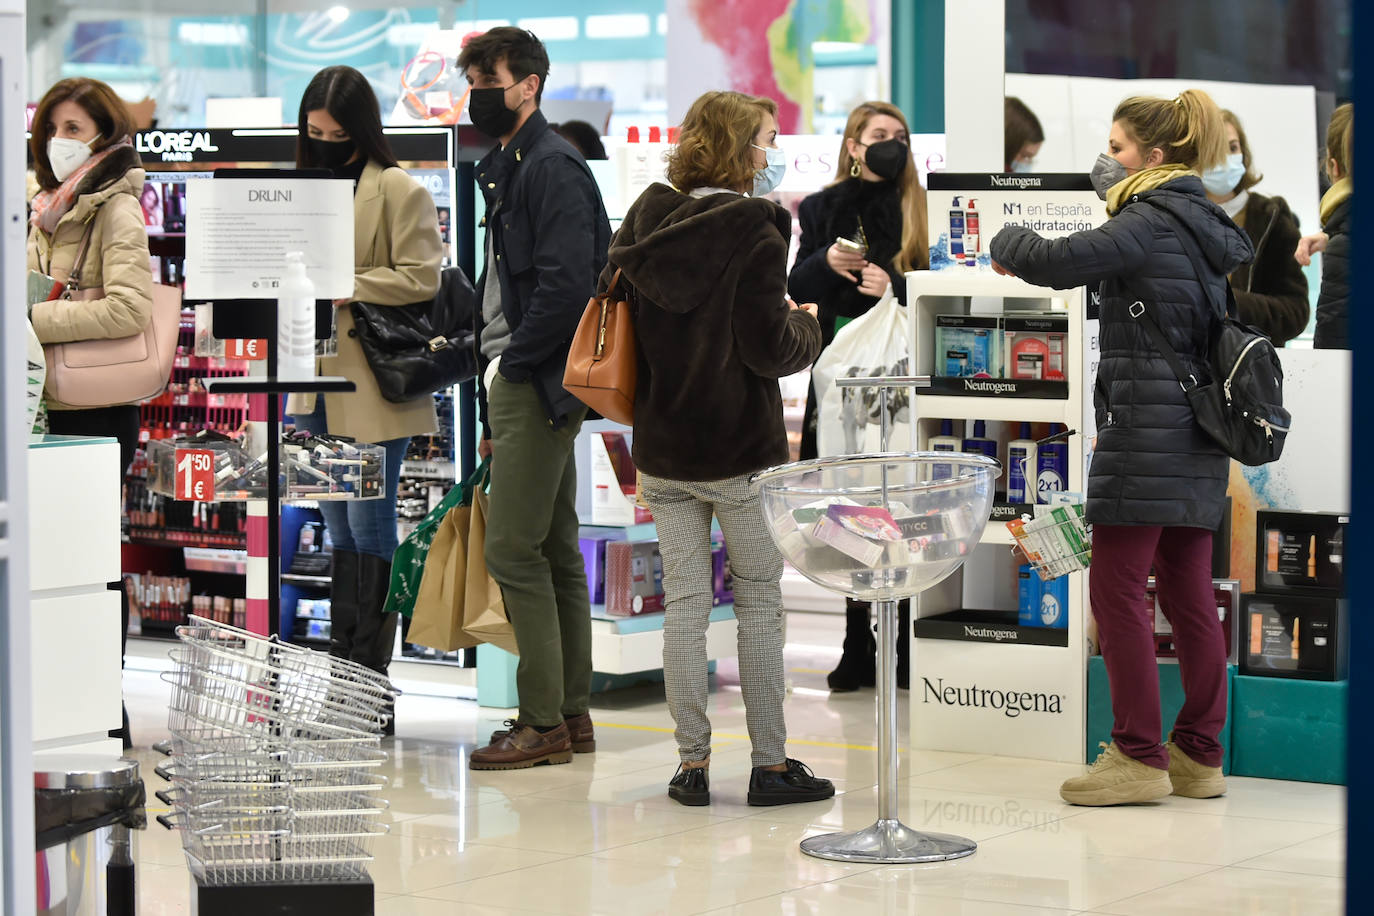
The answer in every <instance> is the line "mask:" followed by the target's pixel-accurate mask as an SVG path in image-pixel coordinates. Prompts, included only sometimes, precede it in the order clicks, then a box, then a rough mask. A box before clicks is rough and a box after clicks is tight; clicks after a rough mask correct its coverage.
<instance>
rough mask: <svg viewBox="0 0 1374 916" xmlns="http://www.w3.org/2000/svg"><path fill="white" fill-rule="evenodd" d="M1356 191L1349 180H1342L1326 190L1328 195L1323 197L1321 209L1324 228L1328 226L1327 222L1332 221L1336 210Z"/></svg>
mask: <svg viewBox="0 0 1374 916" xmlns="http://www.w3.org/2000/svg"><path fill="white" fill-rule="evenodd" d="M1354 190H1355V184H1354V182H1352V181H1351V180H1350V179H1349V178H1342V179H1341V180H1340V181H1338V182H1336V183H1335V184H1333V185H1332V186H1331V187H1329V188H1327V189H1326V193H1325V194H1323V195H1322V207H1321V220H1322V225H1323V226H1325V225H1326V221H1327V220H1329V219H1331V214H1332V213H1335V212H1336V208H1337V207H1339V206H1340V205H1341V204H1343V203H1345V201H1346V200H1347V199H1348V198H1349V197H1350V194H1351V192H1352V191H1354Z"/></svg>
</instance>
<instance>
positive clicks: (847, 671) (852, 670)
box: [825, 598, 878, 693]
mask: <svg viewBox="0 0 1374 916" xmlns="http://www.w3.org/2000/svg"><path fill="white" fill-rule="evenodd" d="M868 611H869V605H868V602H866V601H855V600H854V599H852V598H847V599H845V610H844V653H843V654H842V655H841V656H840V663H839V664H838V665H836V666H835V670H834V671H832V672H830V674H829V675H828V676H827V677H826V679H825V682H826V683H827V684H829V685H830V689H831V690H832V691H834V692H835V693H848V692H849V691H852V690H858V689H859V688H860V687H872V686H873V685H874V684H875V683H876V682H877V678H878V675H877V668H876V667H875V655H876V653H877V650H878V644H877V642H875V641H874V639H873V627H872V624H871V623H870V622H869V614H868Z"/></svg>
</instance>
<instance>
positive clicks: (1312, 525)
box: [1255, 511, 1349, 598]
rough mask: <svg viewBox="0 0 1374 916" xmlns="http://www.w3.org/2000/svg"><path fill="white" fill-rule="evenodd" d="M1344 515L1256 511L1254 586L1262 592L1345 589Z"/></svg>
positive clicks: (1314, 593)
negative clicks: (1257, 512)
mask: <svg viewBox="0 0 1374 916" xmlns="http://www.w3.org/2000/svg"><path fill="white" fill-rule="evenodd" d="M1348 521H1349V516H1346V515H1333V514H1330V513H1325V512H1269V511H1261V512H1260V513H1259V514H1258V515H1257V517H1256V521H1255V525H1256V527H1255V548H1256V553H1257V556H1256V558H1255V587H1256V590H1257V591H1260V592H1264V593H1266V594H1293V595H1312V596H1325V597H1329V598H1334V597H1340V596H1341V595H1343V594H1344V593H1345V528H1346V524H1347V523H1348Z"/></svg>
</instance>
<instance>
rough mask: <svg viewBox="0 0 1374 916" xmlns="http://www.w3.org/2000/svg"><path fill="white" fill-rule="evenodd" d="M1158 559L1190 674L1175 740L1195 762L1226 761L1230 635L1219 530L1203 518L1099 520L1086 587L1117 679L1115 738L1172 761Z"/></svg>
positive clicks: (1152, 759) (1132, 752) (1125, 747)
mask: <svg viewBox="0 0 1374 916" xmlns="http://www.w3.org/2000/svg"><path fill="white" fill-rule="evenodd" d="M1151 566H1153V567H1154V571H1155V584H1156V594H1157V595H1158V598H1159V603H1160V608H1161V610H1163V612H1164V616H1165V617H1167V618H1168V620H1169V623H1170V624H1171V625H1172V626H1173V629H1174V640H1175V646H1176V647H1177V650H1178V666H1179V673H1180V675H1182V678H1183V692H1184V695H1185V700H1184V703H1183V708H1182V709H1181V710H1179V713H1178V718H1177V719H1176V720H1175V722H1174V728H1173V732H1174V737H1173V741H1174V743H1175V744H1176V745H1178V747H1179V748H1180V749H1181V750H1182V751H1183V752H1184V753H1185V754H1187V755H1188V756H1189V757H1191V758H1193V759H1194V760H1196V761H1197V762H1198V763H1201V764H1204V765H1206V766H1221V758H1222V749H1221V744H1220V742H1218V740H1217V736H1218V735H1219V734H1221V729H1222V727H1223V726H1224V725H1225V724H1226V638H1225V635H1224V634H1223V632H1222V629H1221V621H1219V620H1218V619H1217V605H1216V601H1215V599H1214V598H1213V595H1212V532H1210V531H1208V530H1206V529H1203V528H1163V527H1159V526H1157V525H1156V526H1128V525H1095V526H1093V561H1092V566H1091V567H1090V569H1089V571H1088V592H1089V595H1090V598H1091V602H1092V613H1093V617H1094V618H1095V619H1096V620H1097V630H1098V636H1099V642H1100V643H1101V646H1102V658H1103V661H1105V662H1106V665H1107V680H1108V681H1109V682H1110V684H1111V688H1112V715H1113V717H1114V720H1115V721H1114V723H1113V726H1112V740H1113V741H1114V742H1115V743H1116V746H1117V749H1118V750H1120V751H1121V752H1123V753H1124V754H1126V755H1127V756H1129V757H1133V758H1135V759H1136V760H1139V761H1140V762H1141V763H1145V764H1149V765H1150V766H1152V767H1158V768H1160V769H1167V768H1168V766H1169V754H1168V752H1167V751H1166V750H1165V748H1164V745H1163V744H1162V743H1161V742H1160V738H1161V734H1162V731H1163V727H1162V724H1161V722H1160V710H1159V669H1158V668H1157V667H1156V663H1155V642H1154V629H1155V628H1154V615H1153V613H1152V611H1151V610H1150V609H1149V608H1147V607H1146V605H1145V586H1146V580H1147V579H1148V578H1149V575H1150V567H1151Z"/></svg>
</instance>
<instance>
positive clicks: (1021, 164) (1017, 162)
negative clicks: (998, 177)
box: [1011, 159, 1035, 173]
mask: <svg viewBox="0 0 1374 916" xmlns="http://www.w3.org/2000/svg"><path fill="white" fill-rule="evenodd" d="M1011 170H1012V171H1013V172H1017V173H1024V172H1033V171H1035V160H1034V159H1013V160H1012V161H1011Z"/></svg>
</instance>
